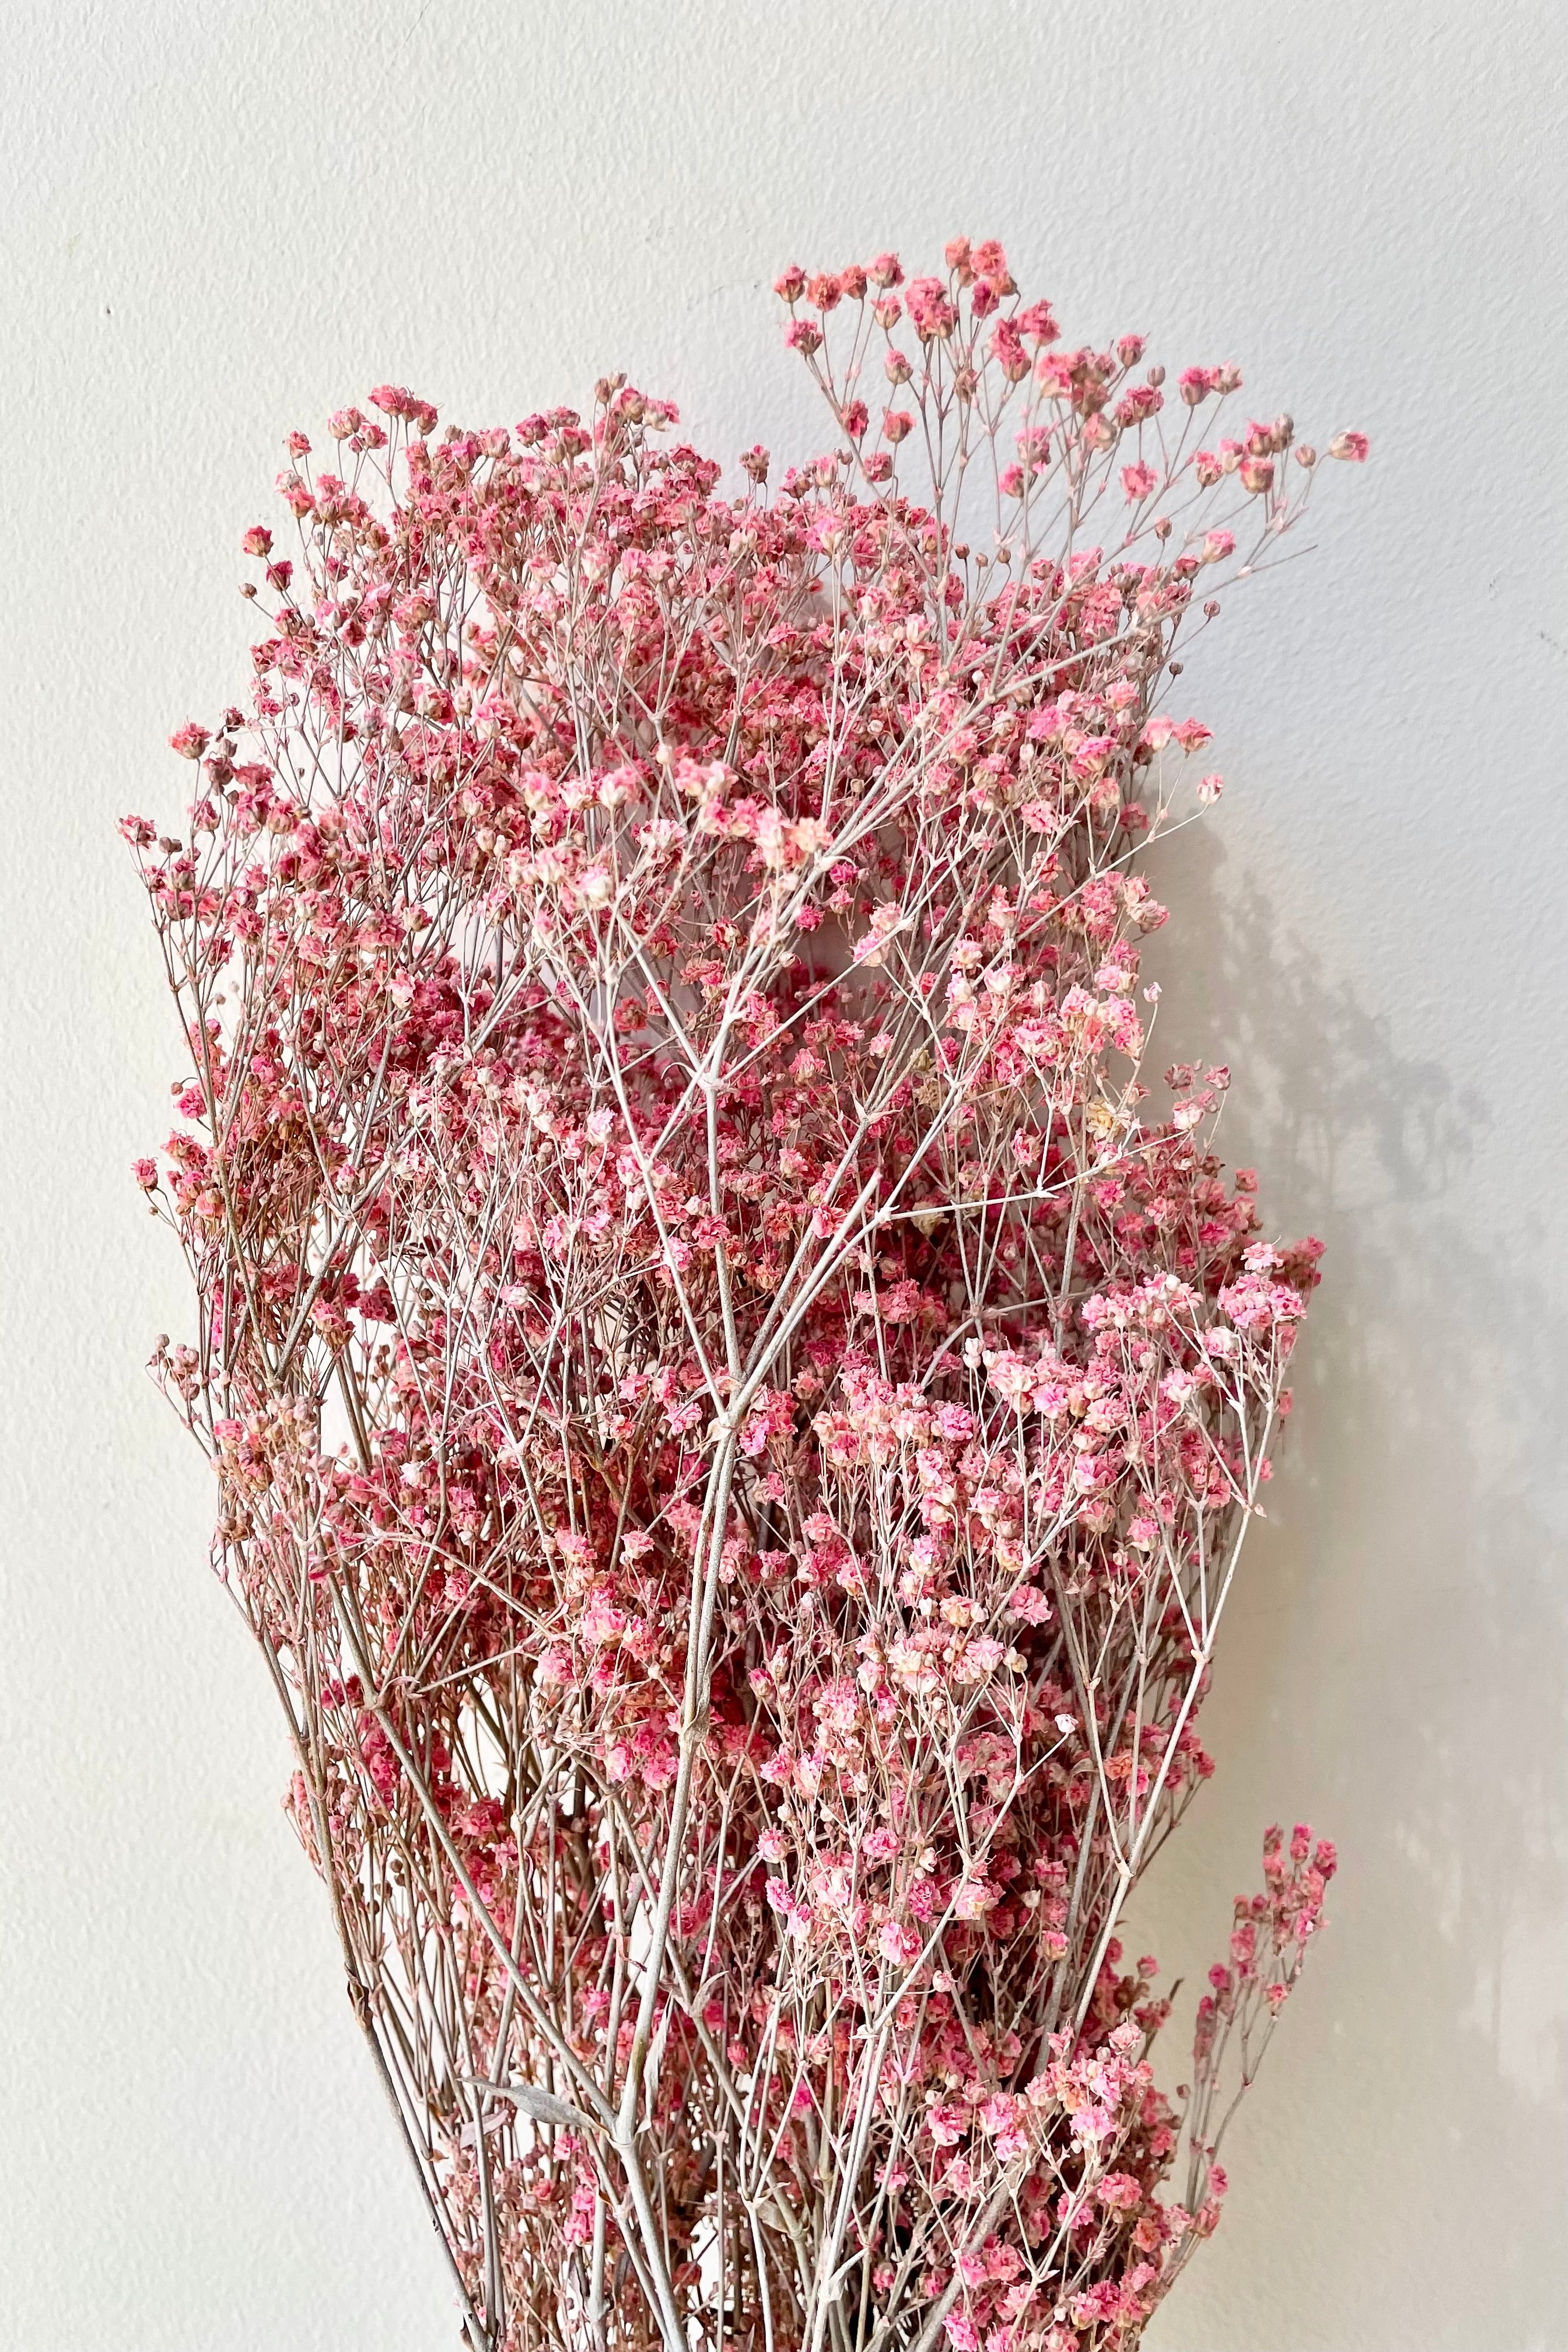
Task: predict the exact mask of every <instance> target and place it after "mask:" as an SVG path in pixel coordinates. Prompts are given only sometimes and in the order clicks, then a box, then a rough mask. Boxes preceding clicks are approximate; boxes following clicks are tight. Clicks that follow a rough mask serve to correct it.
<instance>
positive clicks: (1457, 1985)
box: [1138, 828, 1568, 2352]
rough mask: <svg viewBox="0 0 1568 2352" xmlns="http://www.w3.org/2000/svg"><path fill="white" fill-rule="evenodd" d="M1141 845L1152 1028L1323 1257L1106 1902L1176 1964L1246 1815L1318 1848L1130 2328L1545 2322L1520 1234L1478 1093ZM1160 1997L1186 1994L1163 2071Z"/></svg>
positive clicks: (1252, 1873) (1546, 1872)
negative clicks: (1189, 1812) (1239, 1541)
mask: <svg viewBox="0 0 1568 2352" xmlns="http://www.w3.org/2000/svg"><path fill="white" fill-rule="evenodd" d="M1152 873H1153V875H1154V878H1155V887H1156V890H1157V891H1158V892H1159V894H1160V895H1161V896H1162V897H1163V898H1168V899H1169V901H1170V903H1171V905H1172V907H1173V920H1172V925H1171V938H1172V947H1171V949H1170V950H1169V953H1170V959H1171V961H1170V967H1169V970H1168V971H1167V970H1163V969H1160V968H1159V966H1158V963H1157V962H1155V961H1152V962H1151V970H1152V971H1155V972H1156V974H1157V976H1158V977H1159V978H1160V979H1161V981H1162V982H1163V987H1164V995H1163V1002H1162V1004H1161V1016H1160V1029H1161V1034H1162V1036H1163V1039H1164V1040H1165V1041H1166V1043H1167V1046H1168V1050H1169V1052H1170V1053H1172V1054H1174V1053H1176V1052H1178V1051H1179V1052H1181V1053H1182V1054H1184V1055H1196V1054H1200V1053H1201V1054H1205V1055H1211V1056H1213V1057H1215V1058H1223V1059H1226V1060H1228V1061H1229V1062H1231V1064H1232V1065H1233V1066H1234V1068H1235V1071H1236V1086H1235V1088H1234V1091H1233V1094H1232V1097H1231V1098H1230V1102H1229V1104H1228V1105H1227V1109H1226V1120H1225V1122H1224V1127H1223V1129H1222V1137H1223V1140H1222V1149H1223V1150H1224V1151H1225V1154H1226V1159H1227V1160H1229V1161H1230V1162H1232V1163H1233V1164H1234V1163H1235V1162H1237V1161H1240V1162H1242V1163H1243V1164H1245V1163H1247V1162H1248V1161H1256V1163H1257V1164H1258V1169H1259V1171H1260V1178H1261V1183H1260V1194H1261V1198H1262V1199H1263V1202H1264V1203H1265V1215H1266V1219H1267V1220H1268V1223H1269V1224H1270V1226H1271V1228H1278V1229H1280V1230H1284V1231H1300V1230H1302V1229H1303V1228H1305V1229H1308V1230H1315V1231H1317V1232H1319V1233H1321V1234H1322V1235H1323V1237H1324V1239H1325V1240H1326V1241H1327V1243H1328V1244H1329V1250H1328V1255H1327V1256H1326V1258H1325V1261H1324V1264H1325V1280H1324V1283H1323V1286H1322V1288H1321V1291H1320V1292H1319V1293H1318V1295H1317V1298H1316V1300H1315V1301H1314V1308H1313V1314H1312V1316H1311V1318H1310V1321H1309V1324H1308V1327H1307V1330H1306V1334H1305V1338H1304V1341H1303V1346H1302V1349H1301V1353H1300V1358H1299V1359H1298V1362H1299V1367H1300V1372H1299V1378H1298V1380H1297V1383H1296V1388H1297V1412H1296V1415H1295V1417H1294V1418H1293V1420H1292V1422H1291V1423H1290V1426H1289V1442H1288V1443H1287V1444H1285V1445H1284V1446H1283V1447H1282V1448H1281V1449H1280V1454H1279V1476H1278V1478H1277V1480H1276V1483H1275V1485H1274V1486H1273V1487H1272V1489H1271V1490H1270V1496H1269V1518H1270V1522H1271V1524H1270V1525H1269V1527H1268V1528H1266V1529H1260V1530H1258V1538H1259V1540H1258V1549H1257V1550H1256V1552H1255V1553H1254V1554H1253V1555H1252V1557H1251V1559H1250V1560H1249V1562H1248V1567H1249V1569H1250V1575H1249V1576H1247V1578H1246V1579H1245V1580H1244V1582H1243V1583H1242V1584H1241V1585H1240V1586H1239V1587H1238V1591H1237V1596H1236V1600H1235V1601H1234V1603H1233V1610H1234V1614H1233V1616H1232V1617H1231V1619H1230V1621H1229V1622H1228V1623H1227V1626H1226V1633H1225V1634H1224V1636H1222V1640H1221V1645H1220V1654H1219V1659H1218V1664H1217V1670H1216V1677H1215V1692H1214V1696H1213V1697H1212V1699H1211V1701H1210V1704H1209V1707H1208V1710H1207V1713H1206V1716H1205V1738H1206V1740H1207V1743H1208V1745H1209V1746H1210V1748H1211V1749H1212V1750H1213V1751H1214V1752H1215V1755H1216V1757H1217V1760H1218V1765H1219V1771H1218V1774H1217V1775H1216V1779H1215V1783H1214V1784H1213V1787H1212V1788H1211V1790H1209V1791H1207V1792H1206V1793H1205V1798H1204V1800H1203V1801H1201V1802H1200V1805H1199V1807H1198V1809H1197V1811H1195V1812H1194V1815H1193V1816H1192V1817H1191V1819H1190V1821H1189V1823H1188V1826H1187V1829H1186V1831H1185V1832H1184V1836H1183V1837H1182V1838H1181V1839H1178V1840H1175V1841H1173V1843H1172V1846H1171V1847H1170V1848H1169V1849H1168V1850H1167V1853H1166V1855H1165V1857H1164V1858H1163V1862H1162V1864H1161V1865H1160V1866H1159V1867H1158V1868H1157V1870H1156V1871H1155V1872H1154V1873H1153V1874H1152V1877H1151V1882H1150V1885H1149V1887H1148V1889H1147V1890H1146V1896H1147V1899H1146V1901H1145V1903H1144V1905H1143V1906H1142V1918H1141V1921H1140V1927H1147V1928H1148V1930H1149V1933H1150V1938H1151V1941H1152V1944H1153V1948H1154V1949H1155V1950H1157V1951H1159V1952H1161V1953H1162V1955H1163V1957H1165V1958H1167V1960H1168V1961H1169V1960H1172V1959H1175V1958H1177V1957H1178V1956H1179V1958H1180V1963H1181V1966H1182V1969H1184V1971H1185V1972H1186V1973H1187V1975H1188V1977H1189V1985H1190V1980H1191V1979H1192V1978H1193V1977H1194V1976H1201V1973H1202V1970H1203V1969H1204V1968H1205V1967H1206V1965H1207V1963H1208V1961H1209V1960H1210V1959H1211V1958H1214V1957H1215V1956H1216V1955H1217V1954H1218V1953H1219V1952H1221V1951H1222V1950H1223V1947H1224V1941H1225V1937H1226V1932H1227V1930H1228V1924H1229V1899H1230V1897H1231V1895H1233V1894H1234V1893H1236V1892H1237V1891H1238V1890H1239V1889H1241V1888H1243V1887H1250V1886H1251V1885H1253V1884H1255V1883H1257V1877H1258V1864H1257V1853H1258V1839H1259V1836H1260V1833H1261V1832H1262V1830H1263V1828H1264V1826H1265V1824H1266V1822H1267V1820H1268V1819H1269V1818H1270V1817H1272V1816H1274V1815H1278V1816H1279V1817H1282V1818H1283V1819H1284V1820H1286V1821H1287V1822H1289V1820H1290V1819H1291V1818H1292V1817H1293V1816H1294V1815H1296V1814H1297V1813H1301V1814H1308V1815H1310V1817H1311V1819H1312V1820H1313V1822H1314V1823H1315V1825H1316V1826H1318V1827H1319V1828H1320V1829H1321V1830H1323V1831H1325V1832H1328V1833H1330V1834H1332V1835H1334V1836H1336V1837H1337V1838H1338V1841H1339V1843H1340V1847H1341V1853H1342V1871H1341V1876H1340V1879H1339V1880H1338V1882H1337V1883H1336V1886H1335V1890H1334V1895H1333V1898H1332V1899H1331V1906H1330V1910H1331V1928H1330V1932H1329V1936H1328V1937H1327V1939H1326V1941H1325V1944H1324V1946H1323V1948H1322V1949H1321V1951H1320V1952H1319V1953H1317V1954H1316V1955H1314V1965H1313V1966H1312V1967H1311V1968H1310V1969H1309V1970H1308V1974H1307V1977H1306V1979H1305V1980H1304V1982H1303V1984H1302V1987H1301V1989H1300V1991H1299V1993H1298V1994H1297V1996H1296V1999H1295V2000H1294V2001H1293V2002H1292V2003H1291V2005H1290V2008H1289V2010H1288V2011H1287V2012H1286V2015H1285V2017H1284V2019H1283V2021H1282V2023H1281V2028H1280V2032H1279V2037H1278V2038H1277V2040H1276V2042H1275V2043H1274V2045H1273V2047H1272V2049H1271V2050H1270V2052H1269V2053H1268V2061H1267V2063H1266V2065H1265V2068H1264V2072H1263V2074H1262V2076H1261V2078H1260V2080H1259V2082H1258V2086H1257V2088H1256V2089H1255V2090H1254V2091H1253V2092H1252V2093H1251V2094H1250V2095H1249V2096H1248V2098H1247V2101H1246V2102H1245V2103H1244V2105H1243V2107H1242V2110H1241V2114H1240V2116H1239V2117H1238V2120H1237V2125H1236V2126H1235V2127H1234V2130H1233V2133H1232V2136H1231V2138H1230V2139H1229V2141H1227V2144H1226V2160H1227V2163H1228V2164H1229V2166H1230V2168H1231V2172H1232V2178H1233V2180H1234V2182H1235V2187H1234V2189H1233V2190H1232V2194H1231V2197H1230V2200H1229V2208H1228V2210H1227V2214H1226V2221H1225V2224H1224V2226H1223V2227H1222V2229H1221V2231H1220V2232H1219V2235H1218V2237H1217V2238H1216V2240H1215V2242H1214V2243H1213V2244H1212V2245H1211V2246H1209V2247H1207V2248H1205V2249H1204V2250H1203V2251H1202V2252H1201V2253H1200V2255H1199V2257H1198V2259H1197V2260H1196V2261H1195V2262H1194V2264H1193V2266H1192V2268H1191V2270H1190V2271H1189V2272H1188V2273H1187V2274H1186V2276H1185V2277H1184V2280H1183V2282H1182V2284H1181V2286H1180V2287H1179V2288H1178V2289H1177V2291H1176V2292H1175V2294H1173V2297H1172V2299H1171V2302H1170V2304H1169V2305H1167V2306H1166V2309H1165V2311H1164V2313H1163V2315H1162V2316H1161V2318H1160V2319H1159V2321H1158V2322H1157V2323H1156V2326H1155V2327H1154V2329H1153V2331H1152V2336H1153V2342H1154V2344H1156V2345H1158V2346H1159V2347H1162V2352H1363V2347H1373V2346H1375V2347H1377V2352H1407V2347H1408V2352H1415V2347H1420V2352H1481V2347H1487V2352H1527V2347H1528V2352H1535V2347H1541V2348H1542V2352H1560V2347H1565V2346H1568V2211H1565V2193H1564V2181H1565V2179H1568V2048H1565V2032H1568V1770H1565V1767H1564V1757H1565V1754H1568V1741H1565V1738H1564V1730H1565V1726H1564V1697H1565V1693H1568V1540H1565V1537H1564V1530H1563V1523H1562V1516H1561V1509H1560V1499H1559V1496H1558V1494H1557V1493H1555V1492H1554V1491H1553V1488H1552V1474H1553V1468H1554V1465H1555V1463H1556V1462H1557V1460H1558V1458H1559V1456H1560V1452H1561V1447H1562V1424H1561V1411H1562V1401H1563V1398H1564V1397H1568V1335H1565V1333H1564V1330H1563V1326H1562V1324H1561V1322H1560V1321H1558V1322H1555V1323H1554V1322H1553V1320H1552V1316H1551V1314H1550V1312H1549V1311H1547V1307H1546V1301H1545V1298H1544V1296H1543V1293H1542V1290H1541V1289H1539V1288H1537V1287H1535V1286H1532V1285H1531V1281H1530V1276H1529V1266H1530V1263H1531V1241H1532V1240H1534V1241H1535V1242H1536V1243H1537V1244H1538V1245H1539V1243H1540V1240H1541V1238H1542V1237H1540V1236H1531V1234H1528V1233H1525V1232H1521V1231H1520V1230H1519V1223H1520V1222H1521V1218H1520V1215H1519V1213H1518V1212H1517V1211H1512V1212H1511V1213H1510V1195H1509V1193H1508V1192H1506V1191H1505V1190H1503V1189H1502V1186H1501V1184H1500V1188H1499V1189H1500V1197H1499V1199H1498V1202H1497V1204H1496V1206H1495V1208H1491V1207H1490V1206H1489V1202H1488V1200H1487V1198H1486V1197H1485V1196H1484V1194H1483V1192H1482V1188H1481V1185H1480V1184H1479V1181H1478V1179H1477V1175H1476V1163H1477V1161H1478V1160H1483V1159H1486V1158H1489V1156H1490V1154H1489V1150H1488V1145H1489V1141H1490V1139H1489V1135H1488V1132H1487V1127H1486V1122H1485V1120H1484V1118H1483V1115H1482V1113H1481V1111H1480V1109H1479V1107H1478V1106H1477V1105H1476V1104H1475V1103H1474V1102H1472V1101H1468V1100H1466V1099H1464V1098H1463V1097H1460V1096H1459V1095H1458V1094H1456V1092H1455V1091H1454V1090H1453V1088H1452V1087H1450V1085H1449V1083H1448V1080H1447V1077H1446V1076H1445V1074H1444V1072H1443V1070H1442V1069H1441V1067H1440V1066H1437V1065H1436V1063H1429V1062H1421V1061H1416V1060H1412V1059H1408V1058H1406V1057H1405V1056H1404V1055H1402V1054H1401V1053H1400V1052H1399V1051H1398V1049H1397V1047H1396V1046H1395V1045H1394V1042H1393V1036H1392V1024H1391V1023H1390V1021H1389V1020H1388V1019H1387V1018H1386V1017H1385V1016H1384V1015H1382V1014H1374V1013H1369V1012H1367V1011H1366V1010H1365V1008H1364V1007H1363V1005H1362V1004H1361V1003H1359V1002H1358V1000H1357V998H1356V995H1355V993H1354V992H1353V991H1352V989H1351V988H1350V987H1348V986H1347V985H1346V984H1345V982H1343V981H1342V979H1340V978H1338V977H1336V976H1335V975H1334V974H1333V973H1331V971H1329V970H1328V969H1327V968H1326V967H1325V965H1324V962H1323V961H1322V959H1321V957H1320V955H1319V954H1318V952H1317V951H1316V950H1314V949H1313V948H1312V947H1311V946H1310V945H1309V944H1308V943H1306V942H1305V941H1304V940H1302V939H1301V938H1300V936H1298V935H1297V934H1296V933H1295V932H1293V931H1292V929H1290V927H1289V924H1288V923H1284V922H1281V921H1280V920H1279V919H1277V918H1276V916H1275V913H1274V911H1273V908H1271V906H1270V904H1269V902H1268V899H1267V898H1265V897H1264V896H1263V894H1262V893H1261V892H1260V891H1259V890H1258V888H1257V887H1256V885H1254V884H1252V883H1250V882H1246V881H1243V882H1240V883H1237V882H1236V881H1234V880H1233V879H1232V878H1231V877H1230V875H1229V874H1228V873H1227V872H1226V869H1225V867H1224V866H1223V864H1222V862H1221V857H1220V854H1219V852H1218V851H1217V849H1216V847H1215V844H1214V842H1213V840H1212V838H1210V837H1209V836H1208V835H1207V834H1206V833H1205V829H1204V828H1193V829H1191V830H1190V831H1188V832H1187V833H1185V834H1184V835H1181V836H1179V837H1177V838H1175V839H1173V840H1172V841H1171V842H1169V843H1167V844H1166V845H1164V846H1163V849H1162V850H1161V851H1160V852H1158V853H1157V855H1156V857H1155V859H1154V860H1153V862H1152ZM1164 936H1165V935H1161V939H1162V942H1163V938H1164ZM1516 1172H1517V1171H1516ZM1521 1192H1522V1187H1521V1188H1520V1190H1519V1191H1518V1192H1515V1193H1514V1194H1513V1196H1512V1198H1513V1200H1515V1201H1517V1200H1518V1199H1519V1198H1520V1197H1521ZM1494 1217H1495V1219H1496V1226H1495V1230H1494V1226H1493V1224H1492V1223H1491V1222H1490V1219H1491V1218H1494ZM1553 1521H1555V1523H1553ZM1162 1937H1163V1941H1162ZM1138 1948H1142V1945H1141V1944H1140V1945H1139V1946H1138ZM1190 2018H1191V2005H1190V1997H1189V1999H1188V2000H1186V2001H1184V2002H1179V2003H1178V2010H1177V2014H1176V2016H1175V2017H1173V2020H1172V2023H1171V2026H1170V2029H1169V2041H1170V2044H1171V2047H1170V2049H1169V2051H1168V2053H1167V2055H1166V2056H1165V2059H1164V2063H1163V2069H1162V2071H1163V2072H1173V2071H1174V2069H1175V2067H1176V2065H1177V2063H1178V2060H1179V2056H1180V2053H1181V2048H1182V2038H1183V2037H1184V2034H1185V2032H1186V2031H1187V2030H1188V2028H1189V2025H1190Z"/></svg>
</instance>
